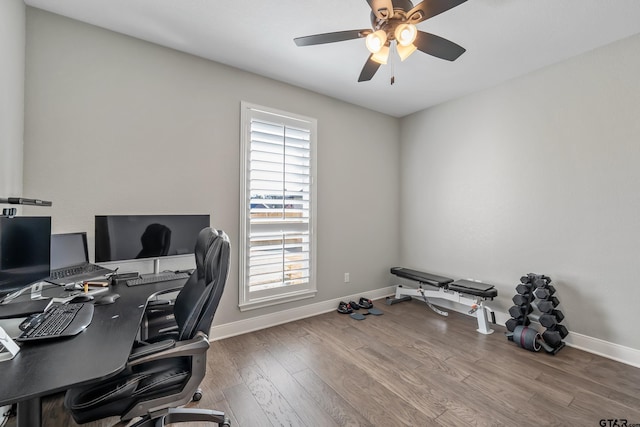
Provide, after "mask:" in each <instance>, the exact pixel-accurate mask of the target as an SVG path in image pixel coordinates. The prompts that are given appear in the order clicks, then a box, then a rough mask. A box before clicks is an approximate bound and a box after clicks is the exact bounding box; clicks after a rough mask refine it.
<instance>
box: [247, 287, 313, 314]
mask: <svg viewBox="0 0 640 427" xmlns="http://www.w3.org/2000/svg"><path fill="white" fill-rule="evenodd" d="M317 292H318V291H316V290H315V289H313V290H305V291H301V292H297V293H295V294H287V295H282V296H273V297H267V298H261V299H256V300H253V301H249V302H243V303H241V304H238V307H239V308H240V311H249V310H255V309H258V308H264V307H270V306H272V305H278V304H284V303H287V302H292V301H298V300H301V299H306V298H313V297H315V296H316V293H317Z"/></svg>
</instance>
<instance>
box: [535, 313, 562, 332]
mask: <svg viewBox="0 0 640 427" xmlns="http://www.w3.org/2000/svg"><path fill="white" fill-rule="evenodd" d="M563 319H564V314H562V312H561V311H560V310H551V312H550V313H545V314H542V315H541V316H540V318H539V319H538V321H539V322H540V324H541V325H542V326H544V327H545V328H551V327H553V326H554V325H555V324H557V323H560V322H562V320H563Z"/></svg>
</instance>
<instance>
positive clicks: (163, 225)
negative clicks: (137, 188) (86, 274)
mask: <svg viewBox="0 0 640 427" xmlns="http://www.w3.org/2000/svg"><path fill="white" fill-rule="evenodd" d="M209 226H210V219H209V215H96V217H95V255H96V256H95V259H96V262H108V261H122V260H128V259H141V258H160V257H165V256H174V255H186V254H192V253H193V251H194V248H195V244H196V240H197V238H198V234H199V233H200V230H202V229H203V228H205V227H209Z"/></svg>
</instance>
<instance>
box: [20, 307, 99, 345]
mask: <svg viewBox="0 0 640 427" xmlns="http://www.w3.org/2000/svg"><path fill="white" fill-rule="evenodd" d="M92 318H93V304H85V303H76V304H59V305H52V306H51V307H49V309H47V311H45V312H44V313H39V314H36V315H33V316H30V317H28V318H27V319H26V320H25V321H24V322H22V323H21V324H20V329H21V330H22V334H21V335H20V336H19V337H18V338H16V341H35V340H42V339H51V338H61V337H69V336H73V335H77V334H79V333H80V332H82V331H84V330H85V329H86V328H87V326H89V324H90V323H91V319H92Z"/></svg>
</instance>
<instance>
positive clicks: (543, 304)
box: [536, 297, 560, 313]
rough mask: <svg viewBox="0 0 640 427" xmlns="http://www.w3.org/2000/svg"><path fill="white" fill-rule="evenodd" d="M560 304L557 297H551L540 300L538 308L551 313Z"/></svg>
mask: <svg viewBox="0 0 640 427" xmlns="http://www.w3.org/2000/svg"><path fill="white" fill-rule="evenodd" d="M558 304H560V300H559V299H558V298H556V297H550V298H549V299H546V300H542V301H538V302H537V303H536V305H537V307H538V310H540V311H541V312H543V313H551V312H552V311H553V309H554V308H556V307H557V306H558Z"/></svg>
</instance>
